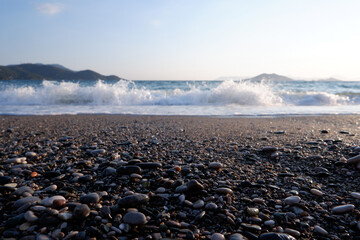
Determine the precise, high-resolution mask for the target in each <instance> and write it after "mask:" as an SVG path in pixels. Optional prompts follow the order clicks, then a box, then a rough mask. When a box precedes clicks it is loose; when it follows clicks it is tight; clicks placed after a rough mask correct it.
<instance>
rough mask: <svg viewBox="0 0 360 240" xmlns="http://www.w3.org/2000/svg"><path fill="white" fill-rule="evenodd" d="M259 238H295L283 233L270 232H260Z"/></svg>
mask: <svg viewBox="0 0 360 240" xmlns="http://www.w3.org/2000/svg"><path fill="white" fill-rule="evenodd" d="M259 240H296V238H294V237H293V236H291V235H289V234H285V233H274V232H270V233H264V234H261V235H260V237H259Z"/></svg>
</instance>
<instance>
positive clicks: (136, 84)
mask: <svg viewBox="0 0 360 240" xmlns="http://www.w3.org/2000/svg"><path fill="white" fill-rule="evenodd" d="M85 113H93V114H101V113H107V114H145V115H210V116H273V115H299V114H300V115H307V114H318V115H319V114H359V113H360V82H350V81H256V82H254V81H101V80H98V81H30V80H12V81H0V114H15V115H24V114H25V115H28V114H34V115H42V114H85Z"/></svg>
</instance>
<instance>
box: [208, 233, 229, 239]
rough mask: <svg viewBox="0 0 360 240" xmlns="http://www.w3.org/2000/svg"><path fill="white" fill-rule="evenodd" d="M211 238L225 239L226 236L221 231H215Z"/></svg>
mask: <svg viewBox="0 0 360 240" xmlns="http://www.w3.org/2000/svg"><path fill="white" fill-rule="evenodd" d="M210 240H225V236H224V235H223V234H221V233H214V234H212V235H211V238H210Z"/></svg>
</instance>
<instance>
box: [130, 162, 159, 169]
mask: <svg viewBox="0 0 360 240" xmlns="http://www.w3.org/2000/svg"><path fill="white" fill-rule="evenodd" d="M136 165H137V166H139V167H141V168H142V169H156V168H161V167H162V164H161V163H159V162H142V163H138V164H136Z"/></svg>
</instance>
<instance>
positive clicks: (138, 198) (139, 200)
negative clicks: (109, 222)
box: [117, 194, 149, 208]
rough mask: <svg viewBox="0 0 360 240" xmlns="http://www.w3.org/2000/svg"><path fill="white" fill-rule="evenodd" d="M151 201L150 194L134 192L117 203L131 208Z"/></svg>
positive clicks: (122, 206)
mask: <svg viewBox="0 0 360 240" xmlns="http://www.w3.org/2000/svg"><path fill="white" fill-rule="evenodd" d="M148 201H149V196H148V195H145V194H133V195H129V196H126V197H124V198H121V199H120V200H119V201H118V202H117V204H118V206H119V207H121V208H131V207H137V206H139V205H142V204H145V203H147V202H148Z"/></svg>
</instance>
